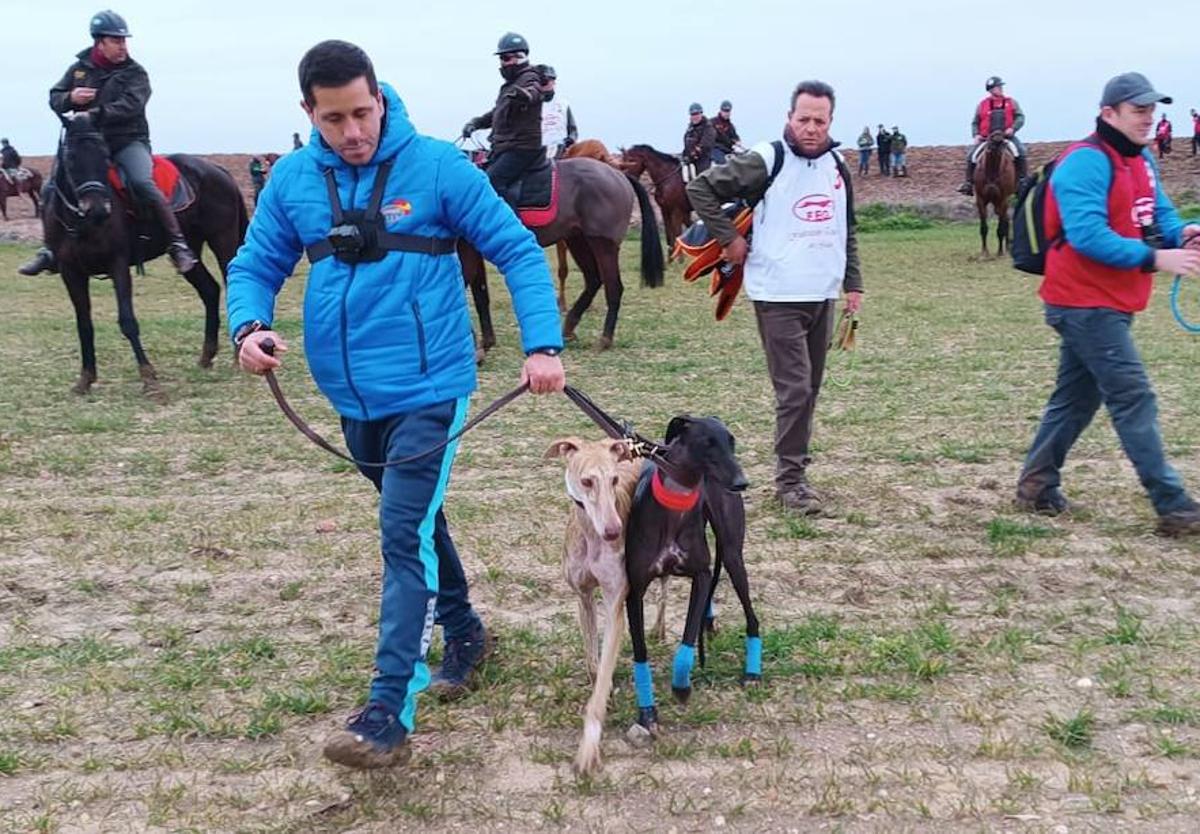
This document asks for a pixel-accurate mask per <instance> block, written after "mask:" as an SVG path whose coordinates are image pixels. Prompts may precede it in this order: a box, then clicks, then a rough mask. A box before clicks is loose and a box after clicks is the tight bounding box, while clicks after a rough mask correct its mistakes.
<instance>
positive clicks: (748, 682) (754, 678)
mask: <svg viewBox="0 0 1200 834" xmlns="http://www.w3.org/2000/svg"><path fill="white" fill-rule="evenodd" d="M742 686H744V687H745V688H746V689H751V688H755V687H759V686H762V675H756V674H754V673H753V672H747V673H746V674H744V675H742Z"/></svg>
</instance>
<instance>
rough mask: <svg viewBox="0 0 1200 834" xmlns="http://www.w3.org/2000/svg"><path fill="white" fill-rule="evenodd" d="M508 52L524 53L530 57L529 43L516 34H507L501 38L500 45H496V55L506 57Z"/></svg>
mask: <svg viewBox="0 0 1200 834" xmlns="http://www.w3.org/2000/svg"><path fill="white" fill-rule="evenodd" d="M508 52H524V53H525V54H527V55H528V54H529V41H527V40H525V39H524V38H523V37H521V36H520V35H518V34H517V33H516V32H505V33H504V35H503V36H501V38H500V43H498V44H496V54H497V55H504V54H505V53H508Z"/></svg>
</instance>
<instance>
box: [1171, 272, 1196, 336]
mask: <svg viewBox="0 0 1200 834" xmlns="http://www.w3.org/2000/svg"><path fill="white" fill-rule="evenodd" d="M1182 287H1183V276H1182V275H1176V276H1175V283H1174V284H1172V285H1171V314H1172V315H1174V316H1175V321H1177V322H1179V326H1180V327H1182V328H1183V329H1184V330H1186V331H1187V332H1188V333H1200V324H1193V323H1192V322H1190V321H1188V320H1187V319H1185V318H1184V317H1183V311H1182V310H1180V309H1179V290H1180V288H1182Z"/></svg>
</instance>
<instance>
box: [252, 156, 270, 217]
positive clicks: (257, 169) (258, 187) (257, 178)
mask: <svg viewBox="0 0 1200 834" xmlns="http://www.w3.org/2000/svg"><path fill="white" fill-rule="evenodd" d="M250 184H251V185H253V186H254V205H256V206H257V205H258V195H259V194H261V193H262V190H263V186H265V185H266V184H267V169H266V168H264V167H263V164H262V160H261V159H259V158H258V157H257V156H256V157H254V158H253V159H251V160H250Z"/></svg>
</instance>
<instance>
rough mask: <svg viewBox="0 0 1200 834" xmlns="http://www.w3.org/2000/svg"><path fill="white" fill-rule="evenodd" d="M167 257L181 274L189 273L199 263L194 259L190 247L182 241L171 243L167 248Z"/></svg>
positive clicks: (194, 254)
mask: <svg viewBox="0 0 1200 834" xmlns="http://www.w3.org/2000/svg"><path fill="white" fill-rule="evenodd" d="M167 256H168V257H169V258H170V259H171V263H172V264H174V265H175V269H177V270H178V271H179V272H180V273H181V274H185V273H188V272H191V271H192V270H193V269H195V268H196V264H198V263H200V259H199V258H197V257H196V253H195V252H193V251H192V247H190V246H188V245H187V243H185V242H184V241H182V240H176V241H173V242H172V243H171V244H170V245H169V246H167Z"/></svg>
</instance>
